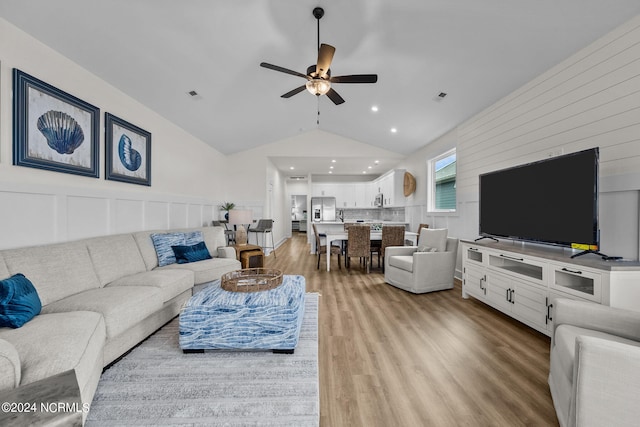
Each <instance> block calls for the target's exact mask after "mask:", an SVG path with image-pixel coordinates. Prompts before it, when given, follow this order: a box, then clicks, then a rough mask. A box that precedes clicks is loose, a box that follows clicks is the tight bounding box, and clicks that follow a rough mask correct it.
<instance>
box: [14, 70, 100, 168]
mask: <svg viewBox="0 0 640 427" xmlns="http://www.w3.org/2000/svg"><path fill="white" fill-rule="evenodd" d="M99 128H100V109H99V108H98V107H95V106H93V105H91V104H89V103H88V102H85V101H83V100H81V99H79V98H76V97H75V96H73V95H70V94H68V93H66V92H63V91H62V90H60V89H58V88H56V87H54V86H51V85H50V84H48V83H45V82H43V81H41V80H38V79H37V78H35V77H33V76H30V75H29V74H27V73H24V72H22V71H20V70H18V69H16V68H14V69H13V164H14V165H18V166H27V167H32V168H38V169H46V170H52V171H56V172H65V173H72V174H76V175H84V176H90V177H93V178H97V177H98V174H99V170H98V156H99V144H100V131H99Z"/></svg>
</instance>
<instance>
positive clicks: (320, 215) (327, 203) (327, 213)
mask: <svg viewBox="0 0 640 427" xmlns="http://www.w3.org/2000/svg"><path fill="white" fill-rule="evenodd" d="M311 220H312V221H313V222H322V221H335V220H336V198H335V197H312V198H311Z"/></svg>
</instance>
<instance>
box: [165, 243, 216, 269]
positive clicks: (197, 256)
mask: <svg viewBox="0 0 640 427" xmlns="http://www.w3.org/2000/svg"><path fill="white" fill-rule="evenodd" d="M171 249H173V252H174V253H175V255H176V260H177V262H178V264H187V263H190V262H196V261H202V260H204V259H211V254H210V253H209V250H208V249H207V245H205V244H204V242H200V243H196V244H195V245H190V246H171Z"/></svg>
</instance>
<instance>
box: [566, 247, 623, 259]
mask: <svg viewBox="0 0 640 427" xmlns="http://www.w3.org/2000/svg"><path fill="white" fill-rule="evenodd" d="M587 254H594V255H599V256H601V257H602V259H603V260H605V261H615V260H618V259H622V257H621V256H609V255H605V254H603V253H602V252H599V251H594V250H592V249H587V250H586V251H582V252H578V253H577V254H574V255H571V258H577V257H579V256H582V255H587Z"/></svg>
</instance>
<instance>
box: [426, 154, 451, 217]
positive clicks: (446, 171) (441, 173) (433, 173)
mask: <svg viewBox="0 0 640 427" xmlns="http://www.w3.org/2000/svg"><path fill="white" fill-rule="evenodd" d="M429 178H430V181H431V182H430V188H431V191H430V192H429V210H430V211H445V212H451V211H455V210H456V150H455V148H454V149H453V150H450V151H447V152H446V153H444V154H441V155H440V156H438V157H436V158H434V159H431V160H429Z"/></svg>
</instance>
